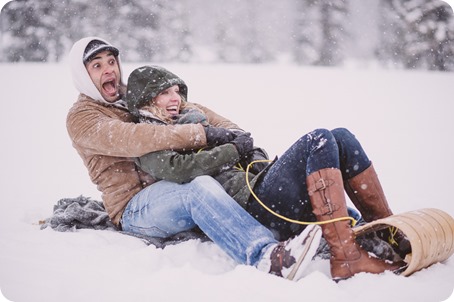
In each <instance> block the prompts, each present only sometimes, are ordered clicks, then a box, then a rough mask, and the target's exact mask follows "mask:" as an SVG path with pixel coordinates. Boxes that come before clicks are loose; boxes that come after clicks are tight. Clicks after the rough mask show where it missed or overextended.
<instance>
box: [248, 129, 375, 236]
mask: <svg viewBox="0 0 454 302" xmlns="http://www.w3.org/2000/svg"><path fill="white" fill-rule="evenodd" d="M370 165H371V162H370V160H369V158H368V157H367V155H366V153H365V152H364V150H363V148H362V147H361V144H360V143H359V141H358V140H357V139H356V138H355V136H354V135H353V134H352V133H351V132H350V131H348V130H347V129H344V128H337V129H334V130H332V131H329V130H326V129H316V130H314V131H312V132H310V133H308V134H306V135H304V136H302V137H301V138H300V139H299V140H298V141H297V142H295V143H294V144H293V145H292V146H291V147H290V148H289V149H288V150H287V151H286V152H285V153H284V154H283V155H282V156H281V157H280V158H279V159H278V160H277V161H276V162H275V163H274V164H273V165H272V166H271V167H270V169H269V170H268V171H267V172H266V173H265V175H264V177H263V178H261V179H260V180H259V181H258V182H257V184H256V185H255V189H254V191H255V193H256V195H257V196H258V197H259V198H260V200H261V201H262V202H263V203H265V204H266V205H267V206H268V207H269V208H271V209H273V210H274V211H275V212H277V213H279V214H281V215H284V216H286V217H288V218H291V219H294V220H302V221H310V222H313V221H316V218H315V215H314V214H313V213H312V206H311V203H310V200H309V194H308V192H307V187H306V177H307V176H308V175H310V174H311V173H313V172H315V171H318V170H321V169H324V168H337V169H340V170H341V172H342V177H343V179H344V180H346V179H350V178H352V177H354V176H356V175H358V174H359V173H361V172H362V171H364V170H365V169H367V168H368V167H369V166H370ZM247 211H248V212H249V213H250V214H251V215H252V216H253V217H255V218H256V219H257V220H258V221H259V222H260V223H262V224H263V225H265V226H266V227H268V228H269V229H270V230H272V231H273V233H274V235H275V237H276V238H277V239H278V240H286V239H287V238H289V237H291V236H293V235H296V234H299V233H300V232H301V231H302V229H304V227H305V226H304V225H300V224H295V223H290V222H287V221H285V220H282V219H280V218H277V217H276V216H274V215H272V214H271V213H269V212H268V211H266V210H265V209H264V208H263V207H262V206H261V205H260V204H259V203H258V202H257V201H255V200H254V199H253V197H252V198H251V200H250V202H249V204H248V207H247ZM350 214H351V216H355V215H357V213H353V211H352V209H350ZM356 218H357V217H356Z"/></svg>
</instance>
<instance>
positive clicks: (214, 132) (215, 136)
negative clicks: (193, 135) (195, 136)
mask: <svg viewBox="0 0 454 302" xmlns="http://www.w3.org/2000/svg"><path fill="white" fill-rule="evenodd" d="M204 129H205V135H206V139H207V145H208V146H220V145H224V144H227V143H229V142H231V141H232V140H234V139H235V137H236V135H235V134H234V133H233V132H232V131H230V130H229V129H226V128H219V127H210V126H208V127H204Z"/></svg>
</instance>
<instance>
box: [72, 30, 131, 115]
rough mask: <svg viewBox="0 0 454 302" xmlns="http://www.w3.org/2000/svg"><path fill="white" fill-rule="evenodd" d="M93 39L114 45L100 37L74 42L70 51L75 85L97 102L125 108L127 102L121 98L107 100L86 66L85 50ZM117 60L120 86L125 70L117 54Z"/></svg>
mask: <svg viewBox="0 0 454 302" xmlns="http://www.w3.org/2000/svg"><path fill="white" fill-rule="evenodd" d="M93 40H99V41H102V42H104V43H106V45H109V46H111V45H112V44H110V43H109V42H107V41H106V40H104V39H101V38H98V37H86V38H83V39H80V40H79V41H77V42H76V43H74V45H73V47H72V48H71V51H70V52H69V64H70V68H71V75H72V79H73V83H74V86H75V87H76V89H77V90H78V91H79V92H80V93H83V94H85V95H87V96H89V97H90V98H92V99H93V100H95V101H97V102H100V103H103V104H105V105H114V106H117V107H122V108H125V107H126V105H125V102H124V101H123V100H121V99H120V100H118V101H115V102H113V103H111V102H107V101H106V100H105V99H104V98H103V96H102V95H101V93H100V92H99V90H98V88H96V86H95V84H94V83H93V81H92V80H91V78H90V75H89V74H88V71H87V69H86V68H85V64H84V61H83V58H84V51H85V48H86V47H87V45H88V43H90V42H91V41H93ZM117 62H118V67H119V69H120V86H124V82H123V80H122V75H123V71H122V69H121V60H120V56H119V55H118V56H117Z"/></svg>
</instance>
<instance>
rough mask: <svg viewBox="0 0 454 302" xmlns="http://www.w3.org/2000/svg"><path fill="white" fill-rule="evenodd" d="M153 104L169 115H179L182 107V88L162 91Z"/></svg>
mask: <svg viewBox="0 0 454 302" xmlns="http://www.w3.org/2000/svg"><path fill="white" fill-rule="evenodd" d="M152 103H153V104H154V105H155V106H156V107H158V108H161V109H163V110H165V112H167V113H168V114H169V115H171V116H174V115H177V114H179V112H180V105H181V95H180V87H179V86H178V85H174V86H172V87H169V88H167V89H166V90H164V91H161V92H160V93H159V94H158V95H157V96H156V97H155V98H154V99H153V101H152Z"/></svg>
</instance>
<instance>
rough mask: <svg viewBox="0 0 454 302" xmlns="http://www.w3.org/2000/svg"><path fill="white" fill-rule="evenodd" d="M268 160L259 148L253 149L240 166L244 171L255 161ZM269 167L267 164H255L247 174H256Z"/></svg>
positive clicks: (263, 151)
mask: <svg viewBox="0 0 454 302" xmlns="http://www.w3.org/2000/svg"><path fill="white" fill-rule="evenodd" d="M264 159H265V160H268V154H267V153H266V152H265V150H263V149H261V148H257V147H256V148H253V149H252V150H251V151H249V153H248V154H247V155H246V156H245V157H244V158H243V159H242V160H241V161H240V164H241V165H242V166H243V167H244V169H246V167H247V166H248V165H249V164H250V163H252V162H253V161H256V160H264ZM268 165H269V162H257V163H254V164H253V165H252V166H251V167H250V168H249V172H251V173H253V174H258V173H259V172H260V171H262V170H263V169H265V168H266V167H267V166H268Z"/></svg>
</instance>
